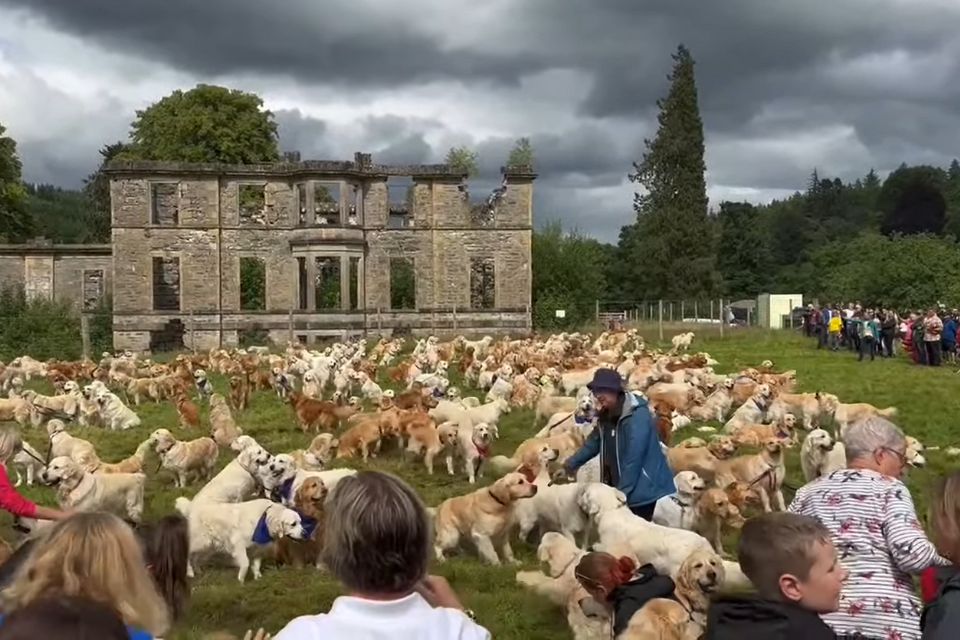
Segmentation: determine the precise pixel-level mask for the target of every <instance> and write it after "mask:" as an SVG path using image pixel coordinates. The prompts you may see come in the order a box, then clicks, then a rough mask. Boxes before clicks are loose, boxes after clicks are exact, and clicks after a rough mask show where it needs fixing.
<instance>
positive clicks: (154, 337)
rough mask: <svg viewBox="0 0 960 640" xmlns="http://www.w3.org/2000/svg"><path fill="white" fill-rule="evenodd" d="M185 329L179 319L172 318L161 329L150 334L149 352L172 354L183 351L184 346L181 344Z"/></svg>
mask: <svg viewBox="0 0 960 640" xmlns="http://www.w3.org/2000/svg"><path fill="white" fill-rule="evenodd" d="M185 333H186V328H185V327H184V326H183V321H181V320H180V318H174V319H173V320H170V321H169V322H167V324H165V325H164V326H163V329H160V330H156V331H151V332H150V352H151V353H173V352H176V351H184V350H185V349H186V346H185V345H184V342H183V336H184V335H185Z"/></svg>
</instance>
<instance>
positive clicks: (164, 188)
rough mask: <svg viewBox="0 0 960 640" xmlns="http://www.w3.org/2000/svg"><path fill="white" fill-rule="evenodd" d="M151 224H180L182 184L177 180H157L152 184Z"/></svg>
mask: <svg viewBox="0 0 960 640" xmlns="http://www.w3.org/2000/svg"><path fill="white" fill-rule="evenodd" d="M150 222H151V224H160V225H171V226H175V225H177V224H180V185H179V184H178V183H176V182H155V183H153V184H151V185H150Z"/></svg>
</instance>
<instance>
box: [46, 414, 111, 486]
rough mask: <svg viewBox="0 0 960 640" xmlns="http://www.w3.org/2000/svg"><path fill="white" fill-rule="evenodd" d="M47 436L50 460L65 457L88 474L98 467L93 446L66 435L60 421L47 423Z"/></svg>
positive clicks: (80, 439) (65, 430) (98, 458)
mask: <svg viewBox="0 0 960 640" xmlns="http://www.w3.org/2000/svg"><path fill="white" fill-rule="evenodd" d="M47 435H48V436H49V437H50V458H51V459H53V458H59V457H61V456H66V457H68V458H70V459H71V460H73V461H74V462H76V463H77V464H79V465H80V466H81V467H83V468H84V469H85V470H86V471H89V472H90V473H93V472H94V471H96V469H97V468H98V467H99V466H100V457H99V456H98V455H97V450H96V449H95V448H94V446H93V444H92V443H90V442H88V441H86V440H84V439H82V438H76V437H74V436H72V435H70V434H69V433H67V426H66V425H65V424H64V423H63V421H62V420H51V421H50V422H48V423H47Z"/></svg>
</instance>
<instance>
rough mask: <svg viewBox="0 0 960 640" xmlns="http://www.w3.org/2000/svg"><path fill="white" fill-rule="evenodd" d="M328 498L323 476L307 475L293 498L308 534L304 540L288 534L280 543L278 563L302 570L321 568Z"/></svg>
mask: <svg viewBox="0 0 960 640" xmlns="http://www.w3.org/2000/svg"><path fill="white" fill-rule="evenodd" d="M326 499H327V488H326V487H325V486H324V484H323V481H322V480H320V478H307V479H306V480H304V482H303V484H302V485H300V488H299V489H297V492H296V493H295V494H294V497H293V510H294V511H296V512H297V513H299V514H300V522H301V523H302V524H303V527H304V536H303V539H301V540H296V539H293V538H286V537H285V538H282V539H281V540H280V541H279V542H278V543H277V564H292V565H293V566H294V567H296V568H298V569H300V568H303V567H304V566H310V565H313V566H315V567H317V568H318V569H319V568H321V564H320V551H321V550H322V549H323V520H324V517H325V516H324V511H323V505H324V501H325V500H326Z"/></svg>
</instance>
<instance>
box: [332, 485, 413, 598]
mask: <svg viewBox="0 0 960 640" xmlns="http://www.w3.org/2000/svg"><path fill="white" fill-rule="evenodd" d="M327 513H329V514H330V515H331V517H330V518H329V519H328V520H327V523H326V528H325V531H324V545H323V554H322V556H323V562H324V563H325V564H326V565H327V568H329V569H330V573H332V574H333V575H334V576H335V577H336V578H337V579H338V580H339V581H340V582H341V583H342V584H343V585H344V586H345V587H347V588H348V589H350V590H352V591H356V592H359V593H375V594H397V595H405V594H407V593H409V592H410V591H411V590H413V588H414V587H415V586H416V585H417V583H419V582H420V581H421V580H423V578H424V577H425V576H426V575H427V563H428V562H429V556H430V545H431V541H432V536H431V526H430V525H431V523H430V518H429V517H428V516H427V510H426V508H425V507H424V505H423V502H422V501H421V500H420V497H419V496H418V495H417V493H416V492H415V491H414V490H413V489H412V488H411V487H410V485H408V484H407V483H406V482H404V481H403V480H401V479H400V478H397V477H396V476H393V475H390V474H387V473H381V472H379V471H361V472H360V473H358V474H356V475H355V476H349V477H347V478H344V479H342V480H340V481H339V482H338V483H337V486H336V487H335V488H334V490H333V494H332V495H331V497H330V504H329V505H328V506H327Z"/></svg>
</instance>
